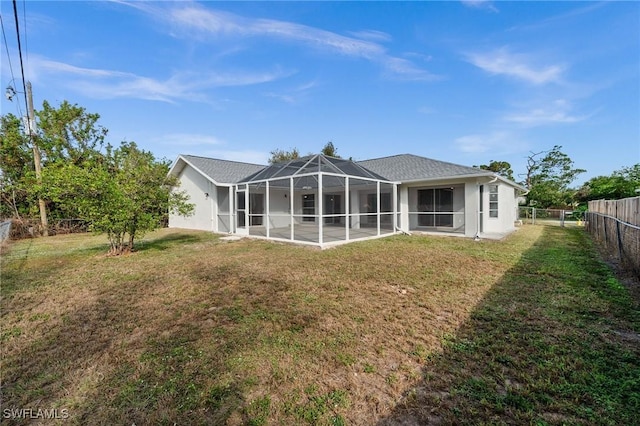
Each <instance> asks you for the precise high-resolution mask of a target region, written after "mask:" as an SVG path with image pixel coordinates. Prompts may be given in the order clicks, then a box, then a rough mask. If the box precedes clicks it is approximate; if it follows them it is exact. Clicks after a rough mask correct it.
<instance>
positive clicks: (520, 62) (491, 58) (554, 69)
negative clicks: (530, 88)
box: [467, 48, 565, 85]
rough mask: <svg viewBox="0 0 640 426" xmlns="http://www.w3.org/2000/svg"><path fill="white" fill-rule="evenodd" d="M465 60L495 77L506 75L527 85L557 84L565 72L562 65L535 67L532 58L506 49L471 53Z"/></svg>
mask: <svg viewBox="0 0 640 426" xmlns="http://www.w3.org/2000/svg"><path fill="white" fill-rule="evenodd" d="M467 60H468V61H469V62H470V63H472V64H473V65H475V66H476V67H478V68H481V69H483V70H485V71H486V72H488V73H491V74H496V75H506V76H509V77H514V78H517V79H519V80H524V81H526V82H528V83H532V84H537V85H542V84H547V83H557V82H559V81H560V80H561V78H562V74H563V73H564V71H565V66H564V65H559V64H553V65H536V64H535V62H539V61H536V60H535V59H534V58H533V57H532V56H530V55H525V54H516V53H511V52H510V51H509V50H508V49H507V48H501V49H497V50H494V51H492V52H480V53H471V54H468V55H467Z"/></svg>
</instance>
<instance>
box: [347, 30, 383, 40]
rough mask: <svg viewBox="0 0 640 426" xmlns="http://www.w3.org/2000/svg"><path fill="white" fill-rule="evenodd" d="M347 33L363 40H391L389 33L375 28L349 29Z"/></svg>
mask: <svg viewBox="0 0 640 426" xmlns="http://www.w3.org/2000/svg"><path fill="white" fill-rule="evenodd" d="M349 34H351V35H352V36H354V37H356V38H360V39H364V40H371V41H380V42H385V41H391V40H392V37H391V35H389V34H387V33H385V32H382V31H376V30H362V31H351V32H349Z"/></svg>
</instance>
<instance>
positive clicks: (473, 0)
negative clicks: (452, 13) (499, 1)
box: [460, 0, 499, 12]
mask: <svg viewBox="0 0 640 426" xmlns="http://www.w3.org/2000/svg"><path fill="white" fill-rule="evenodd" d="M460 2H461V3H462V4H463V5H465V6H467V7H472V8H474V9H486V10H490V11H492V12H499V11H498V8H497V7H496V5H495V4H493V2H492V1H490V0H461V1H460Z"/></svg>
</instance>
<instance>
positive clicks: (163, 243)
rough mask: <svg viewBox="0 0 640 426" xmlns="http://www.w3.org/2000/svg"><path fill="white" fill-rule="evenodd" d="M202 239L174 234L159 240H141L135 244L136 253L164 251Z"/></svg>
mask: <svg viewBox="0 0 640 426" xmlns="http://www.w3.org/2000/svg"><path fill="white" fill-rule="evenodd" d="M200 240H201V238H200V237H198V236H196V235H192V234H183V233H173V234H167V235H163V236H161V237H158V238H152V239H141V240H139V241H136V242H135V249H134V252H141V251H152V250H157V251H164V250H167V249H170V248H172V247H174V246H176V245H180V244H190V243H195V242H198V241H200Z"/></svg>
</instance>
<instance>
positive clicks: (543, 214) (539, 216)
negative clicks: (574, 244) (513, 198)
mask: <svg viewBox="0 0 640 426" xmlns="http://www.w3.org/2000/svg"><path fill="white" fill-rule="evenodd" d="M518 219H519V220H521V221H522V223H523V224H529V225H536V224H538V225H556V226H584V223H585V215H584V212H579V211H573V210H561V209H538V208H535V207H520V208H519V209H518Z"/></svg>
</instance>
